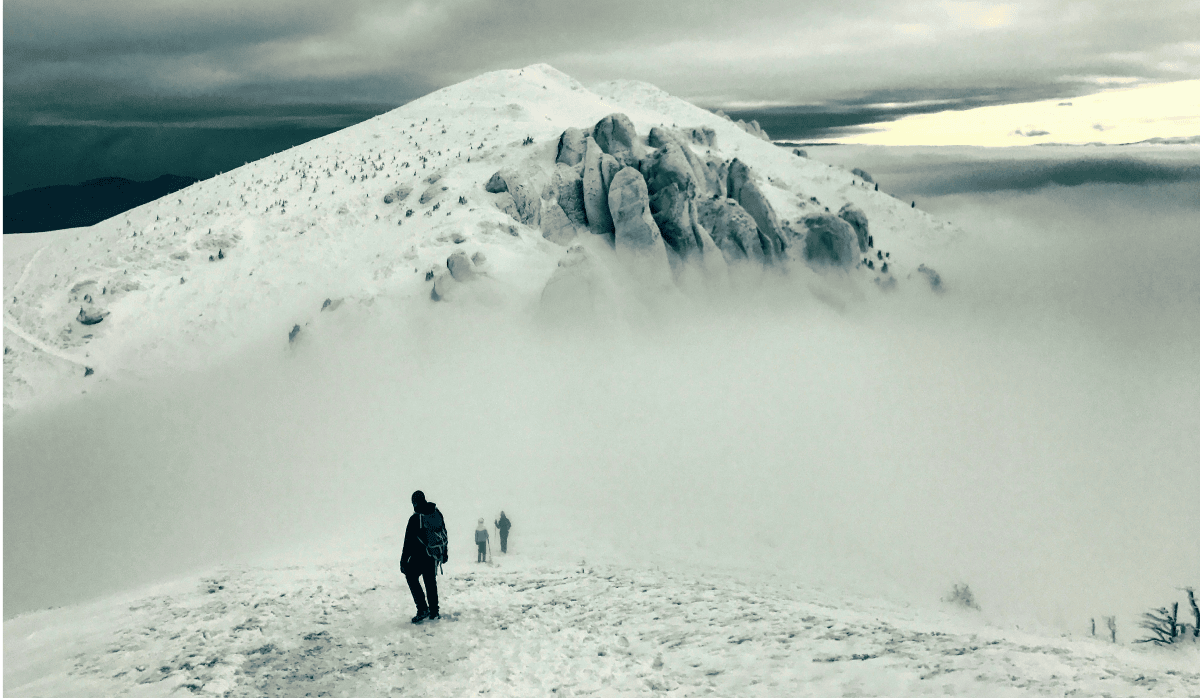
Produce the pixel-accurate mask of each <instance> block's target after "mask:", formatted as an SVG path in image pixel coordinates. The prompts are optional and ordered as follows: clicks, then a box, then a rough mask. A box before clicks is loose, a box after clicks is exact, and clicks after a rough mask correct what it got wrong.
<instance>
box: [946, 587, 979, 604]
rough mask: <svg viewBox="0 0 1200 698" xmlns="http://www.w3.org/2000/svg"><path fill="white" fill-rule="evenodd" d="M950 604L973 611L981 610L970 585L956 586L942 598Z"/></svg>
mask: <svg viewBox="0 0 1200 698" xmlns="http://www.w3.org/2000/svg"><path fill="white" fill-rule="evenodd" d="M942 601H945V602H946V603H949V604H954V605H955V606H961V607H963V608H969V609H971V610H973V611H978V610H979V603H978V602H976V601H975V594H974V593H972V591H971V587H970V585H968V584H955V585H954V588H953V589H951V590H950V593H949V594H947V595H946V596H944V597H943V598H942Z"/></svg>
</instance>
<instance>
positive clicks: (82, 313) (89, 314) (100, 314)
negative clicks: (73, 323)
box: [75, 307, 108, 325]
mask: <svg viewBox="0 0 1200 698" xmlns="http://www.w3.org/2000/svg"><path fill="white" fill-rule="evenodd" d="M106 317H108V311H107V310H101V309H99V308H92V309H90V310H85V309H84V308H82V307H81V308H79V315H78V316H77V317H76V318H75V319H76V320H77V321H78V322H79V323H80V324H83V325H95V324H96V323H98V322H100V321H101V320H103V319H104V318H106Z"/></svg>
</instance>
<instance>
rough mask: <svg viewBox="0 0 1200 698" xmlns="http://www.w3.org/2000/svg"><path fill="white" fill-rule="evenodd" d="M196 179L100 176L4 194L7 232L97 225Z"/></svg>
mask: <svg viewBox="0 0 1200 698" xmlns="http://www.w3.org/2000/svg"><path fill="white" fill-rule="evenodd" d="M197 181H199V180H197V179H194V178H192V177H180V176H178V175H170V174H167V175H163V176H161V177H159V178H158V179H154V180H151V181H149V182H134V181H133V180H129V179H124V178H122V177H101V178H99V179H89V180H88V181H86V182H83V183H82V184H60V185H56V186H52V187H40V188H38V189H28V190H26V191H21V192H17V193H16V194H9V195H8V196H5V197H4V234H5V235H8V234H9V233H40V232H43V231H46V230H60V229H62V228H80V227H83V226H88V225H95V224H96V223H99V222H100V221H103V220H107V219H109V218H112V217H113V216H115V215H117V214H120V213H124V212H125V211H128V210H129V209H131V208H137V207H138V206H141V205H142V204H145V203H149V202H151V201H154V200H155V199H159V198H162V197H164V196H166V195H167V194H171V193H173V192H177V191H179V190H180V189H183V188H184V187H188V186H191V185H192V184H194V183H196V182H197Z"/></svg>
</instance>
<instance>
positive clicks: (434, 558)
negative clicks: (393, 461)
mask: <svg viewBox="0 0 1200 698" xmlns="http://www.w3.org/2000/svg"><path fill="white" fill-rule="evenodd" d="M412 504H413V515H412V516H410V517H408V528H406V529H405V531H404V551H403V552H402V553H401V554H400V571H401V572H403V573H404V576H405V578H407V579H408V588H409V590H410V591H412V595H413V601H414V602H415V603H416V604H417V615H415V616H413V619H412V622H414V623H420V622H421V621H423V620H425V619H426V618H428V619H430V620H435V619H437V618H438V617H439V615H438V592H437V570H438V567H439V566H440V565H441V564H442V563H444V562H446V561H447V560H448V559H449V556H448V555H447V551H446V523H445V520H444V519H443V518H442V512H440V511H438V508H437V505H436V504H434V503H433V502H427V501H425V493H424V492H422V491H421V490H417V491H416V492H413V493H412ZM422 577H424V578H425V589H424V590H422V589H421V582H420V580H421V578H422ZM426 594H428V603H426Z"/></svg>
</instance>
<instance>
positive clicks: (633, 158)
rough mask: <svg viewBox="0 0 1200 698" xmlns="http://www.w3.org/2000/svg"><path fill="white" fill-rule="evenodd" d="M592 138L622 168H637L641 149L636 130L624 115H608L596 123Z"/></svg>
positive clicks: (640, 157)
mask: <svg viewBox="0 0 1200 698" xmlns="http://www.w3.org/2000/svg"><path fill="white" fill-rule="evenodd" d="M592 138H593V139H595V141H596V145H598V146H600V150H602V151H604V152H606V153H608V154H609V155H611V156H613V157H614V158H616V159H617V162H619V163H621V165H622V166H624V167H637V166H638V162H640V161H641V159H642V153H641V150H642V147H641V143H639V142H638V137H637V129H635V128H634V127H633V122H632V121H630V120H629V117H628V116H625V115H624V114H609V115H608V116H606V117H604V118H603V119H601V120H600V121H599V122H597V123H596V126H595V127H594V128H593V129H592Z"/></svg>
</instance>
